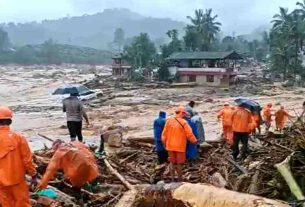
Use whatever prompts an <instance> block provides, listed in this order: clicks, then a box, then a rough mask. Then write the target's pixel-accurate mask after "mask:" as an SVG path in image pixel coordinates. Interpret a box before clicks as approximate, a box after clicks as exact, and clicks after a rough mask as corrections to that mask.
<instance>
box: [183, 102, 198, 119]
mask: <svg viewBox="0 0 305 207" xmlns="http://www.w3.org/2000/svg"><path fill="white" fill-rule="evenodd" d="M195 104H196V103H195V101H190V102H189V103H188V105H186V107H185V111H186V112H188V113H190V115H191V117H193V116H194V113H195V109H194V107H195Z"/></svg>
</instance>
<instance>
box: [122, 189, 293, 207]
mask: <svg viewBox="0 0 305 207" xmlns="http://www.w3.org/2000/svg"><path fill="white" fill-rule="evenodd" d="M158 204H160V205H158ZM139 206H181V207H182V206H185V207H196V206H204V207H215V206H217V207H274V206H276V207H289V205H288V204H287V203H284V202H280V201H275V200H271V199H267V198H263V197H259V196H255V195H249V194H244V193H238V192H234V191H229V190H226V189H224V188H217V187H214V186H210V185H205V184H191V183H170V184H158V185H148V186H147V185H143V186H137V188H136V190H134V191H128V192H127V193H125V194H124V196H123V197H122V199H121V200H120V201H119V203H118V204H117V205H116V207H139Z"/></svg>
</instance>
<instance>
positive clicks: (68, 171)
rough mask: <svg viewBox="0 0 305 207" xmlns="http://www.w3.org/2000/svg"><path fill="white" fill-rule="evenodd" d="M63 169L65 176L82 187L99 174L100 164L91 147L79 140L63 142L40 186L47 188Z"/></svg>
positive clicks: (75, 185)
mask: <svg viewBox="0 0 305 207" xmlns="http://www.w3.org/2000/svg"><path fill="white" fill-rule="evenodd" d="M60 169H61V170H63V172H64V175H65V178H66V179H67V180H69V181H70V182H71V184H72V186H74V187H81V186H83V185H84V184H85V183H87V182H90V181H92V180H94V179H95V178H96V177H97V176H98V174H99V173H98V166H97V163H96V160H95V158H94V156H93V154H92V153H91V152H90V150H89V148H88V147H87V146H86V145H84V144H83V143H81V142H79V141H73V142H71V143H70V144H63V145H62V146H60V147H59V148H58V149H57V150H56V152H55V154H54V155H53V157H52V159H51V161H50V163H49V165H48V167H47V170H46V173H45V174H44V176H43V178H42V179H41V183H40V185H39V188H41V189H43V188H46V187H47V185H48V182H49V180H51V179H52V178H53V177H54V175H55V173H56V171H57V170H60Z"/></svg>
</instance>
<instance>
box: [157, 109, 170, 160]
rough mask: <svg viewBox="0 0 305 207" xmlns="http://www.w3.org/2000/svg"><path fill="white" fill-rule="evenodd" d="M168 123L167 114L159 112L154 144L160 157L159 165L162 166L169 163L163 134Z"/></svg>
mask: <svg viewBox="0 0 305 207" xmlns="http://www.w3.org/2000/svg"><path fill="white" fill-rule="evenodd" d="M165 122H166V113H165V112H163V111H160V112H159V117H158V118H157V119H155V121H154V142H155V148H156V152H157V155H158V163H159V164H160V165H161V164H163V163H166V162H167V159H168V153H167V151H166V149H165V148H164V145H163V143H162V132H163V129H164V126H165Z"/></svg>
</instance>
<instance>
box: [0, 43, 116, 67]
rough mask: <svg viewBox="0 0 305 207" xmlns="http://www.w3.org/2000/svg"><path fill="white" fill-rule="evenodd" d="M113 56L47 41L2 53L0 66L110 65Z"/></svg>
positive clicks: (106, 52) (107, 53)
mask: <svg viewBox="0 0 305 207" xmlns="http://www.w3.org/2000/svg"><path fill="white" fill-rule="evenodd" d="M112 56H113V54H112V53H111V52H108V51H102V50H98V49H93V48H89V47H82V46H74V45H67V44H57V43H53V42H52V41H46V42H45V43H43V44H37V45H25V46H21V47H19V48H17V49H16V50H7V51H2V52H1V53H0V64H9V63H19V64H26V65H27V64H28V65H31V64H61V63H75V64H110V63H111V57H112Z"/></svg>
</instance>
